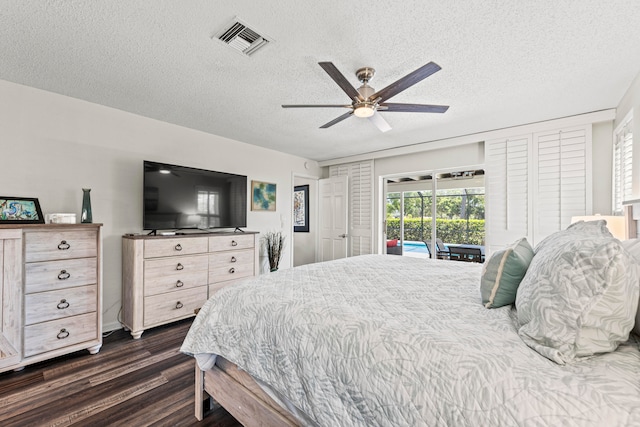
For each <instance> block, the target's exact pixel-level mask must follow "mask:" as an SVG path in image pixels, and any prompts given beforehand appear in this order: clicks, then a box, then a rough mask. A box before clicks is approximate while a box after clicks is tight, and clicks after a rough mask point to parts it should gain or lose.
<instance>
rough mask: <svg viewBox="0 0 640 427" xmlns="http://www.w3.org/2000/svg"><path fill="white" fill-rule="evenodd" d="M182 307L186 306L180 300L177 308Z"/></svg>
mask: <svg viewBox="0 0 640 427" xmlns="http://www.w3.org/2000/svg"><path fill="white" fill-rule="evenodd" d="M182 307H184V304H182V303H181V302H180V301H178V302H177V303H176V309H181V308H182Z"/></svg>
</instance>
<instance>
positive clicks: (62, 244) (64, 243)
mask: <svg viewBox="0 0 640 427" xmlns="http://www.w3.org/2000/svg"><path fill="white" fill-rule="evenodd" d="M70 247H71V245H70V244H68V243H67V241H66V240H63V241H62V242H60V244H59V245H58V249H60V250H61V251H66V250H67V249H69V248H70Z"/></svg>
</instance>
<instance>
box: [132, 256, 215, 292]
mask: <svg viewBox="0 0 640 427" xmlns="http://www.w3.org/2000/svg"><path fill="white" fill-rule="evenodd" d="M208 260H209V258H208V256H207V255H192V256H182V257H173V258H158V259H151V260H146V261H145V262H144V295H145V296H148V295H156V294H159V293H164V292H171V291H175V290H179V289H188V288H193V287H196V286H204V285H206V284H207V277H208V276H207V272H208V265H207V263H208Z"/></svg>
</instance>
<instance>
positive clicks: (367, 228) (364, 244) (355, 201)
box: [329, 161, 373, 256]
mask: <svg viewBox="0 0 640 427" xmlns="http://www.w3.org/2000/svg"><path fill="white" fill-rule="evenodd" d="M329 175H330V176H331V177H334V176H345V175H346V176H348V177H349V256H356V255H363V254H371V253H373V161H367V162H360V163H349V164H345V165H336V166H331V167H330V168H329Z"/></svg>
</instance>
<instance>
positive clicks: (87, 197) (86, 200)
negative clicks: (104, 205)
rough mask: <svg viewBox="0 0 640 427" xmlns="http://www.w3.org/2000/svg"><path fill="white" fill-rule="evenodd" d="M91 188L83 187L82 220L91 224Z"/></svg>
mask: <svg viewBox="0 0 640 427" xmlns="http://www.w3.org/2000/svg"><path fill="white" fill-rule="evenodd" d="M90 192H91V189H90V188H83V189H82V215H81V217H80V222H81V223H83V224H90V223H92V222H93V213H92V212H91V194H90Z"/></svg>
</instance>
